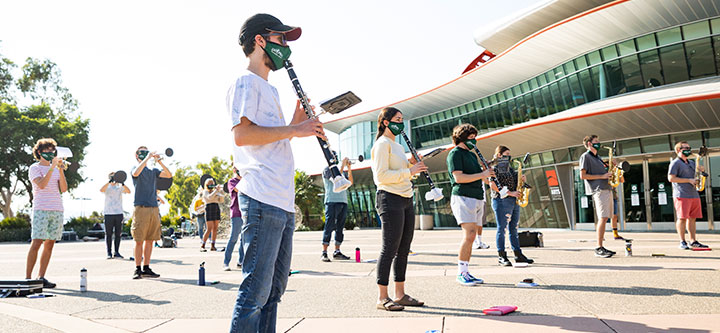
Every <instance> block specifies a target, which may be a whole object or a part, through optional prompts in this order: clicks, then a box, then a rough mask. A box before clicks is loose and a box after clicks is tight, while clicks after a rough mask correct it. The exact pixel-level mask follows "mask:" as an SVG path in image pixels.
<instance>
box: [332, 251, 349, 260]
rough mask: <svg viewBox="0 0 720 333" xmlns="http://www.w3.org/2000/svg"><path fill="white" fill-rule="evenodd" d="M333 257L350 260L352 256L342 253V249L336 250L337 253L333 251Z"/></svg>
mask: <svg viewBox="0 0 720 333" xmlns="http://www.w3.org/2000/svg"><path fill="white" fill-rule="evenodd" d="M333 259H338V260H350V257H348V256H346V255H344V254H342V252H340V251H336V252H335V253H333Z"/></svg>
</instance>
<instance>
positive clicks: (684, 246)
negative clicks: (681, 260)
mask: <svg viewBox="0 0 720 333" xmlns="http://www.w3.org/2000/svg"><path fill="white" fill-rule="evenodd" d="M678 247H679V248H680V249H681V250H690V247H689V246H688V243H687V242H686V241H682V242H680V246H678Z"/></svg>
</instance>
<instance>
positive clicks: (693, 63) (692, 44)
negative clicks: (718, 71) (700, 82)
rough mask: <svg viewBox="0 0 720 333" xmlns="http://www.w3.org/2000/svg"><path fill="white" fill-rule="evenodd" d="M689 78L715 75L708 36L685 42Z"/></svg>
mask: <svg viewBox="0 0 720 333" xmlns="http://www.w3.org/2000/svg"><path fill="white" fill-rule="evenodd" d="M685 55H686V56H687V62H688V70H689V71H690V79H697V78H701V77H707V76H714V75H715V59H714V57H713V49H712V43H711V41H710V38H709V37H708V38H702V39H698V40H693V41H689V42H686V43H685Z"/></svg>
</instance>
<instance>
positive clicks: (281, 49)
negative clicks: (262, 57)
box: [265, 41, 291, 71]
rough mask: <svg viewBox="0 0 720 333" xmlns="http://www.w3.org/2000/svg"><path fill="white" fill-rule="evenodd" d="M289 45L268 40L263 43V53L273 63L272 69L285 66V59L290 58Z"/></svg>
mask: <svg viewBox="0 0 720 333" xmlns="http://www.w3.org/2000/svg"><path fill="white" fill-rule="evenodd" d="M290 53H291V51H290V47H289V46H283V45H280V44H277V43H273V42H271V41H268V42H267V44H266V45H265V54H267V55H268V57H270V60H271V61H272V63H273V68H271V69H272V70H273V71H276V70H278V69H280V68H283V67H285V60H288V59H289V58H290Z"/></svg>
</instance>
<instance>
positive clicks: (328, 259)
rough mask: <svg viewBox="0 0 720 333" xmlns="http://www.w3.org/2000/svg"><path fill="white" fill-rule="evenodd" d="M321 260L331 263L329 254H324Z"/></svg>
mask: <svg viewBox="0 0 720 333" xmlns="http://www.w3.org/2000/svg"><path fill="white" fill-rule="evenodd" d="M320 260H322V261H324V262H330V258H328V255H327V252H323V253H322V255H321V256H320Z"/></svg>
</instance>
